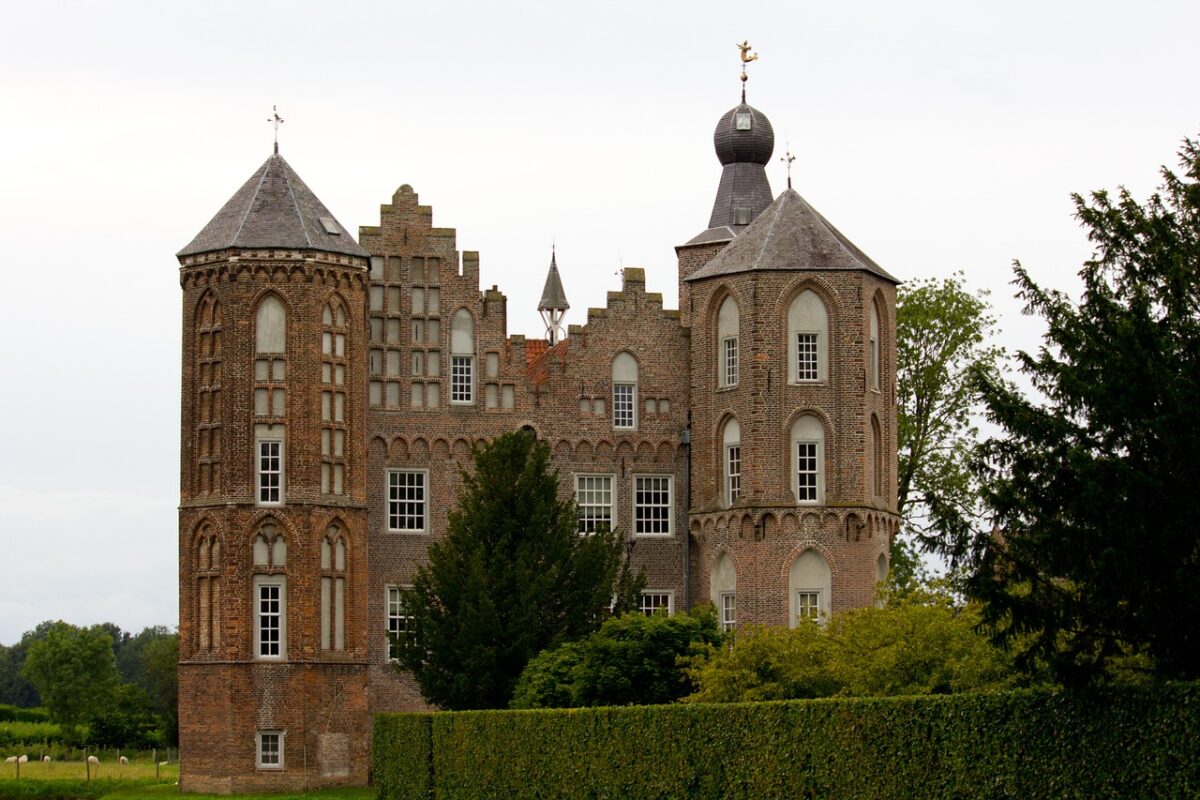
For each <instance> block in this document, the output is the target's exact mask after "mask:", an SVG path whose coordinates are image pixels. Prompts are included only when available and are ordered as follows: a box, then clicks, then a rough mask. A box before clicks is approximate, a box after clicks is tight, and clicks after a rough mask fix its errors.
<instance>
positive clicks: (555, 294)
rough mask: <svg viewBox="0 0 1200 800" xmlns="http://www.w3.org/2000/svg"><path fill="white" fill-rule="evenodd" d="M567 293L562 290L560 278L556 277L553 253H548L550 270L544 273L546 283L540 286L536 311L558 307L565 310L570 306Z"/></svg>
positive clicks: (555, 263)
mask: <svg viewBox="0 0 1200 800" xmlns="http://www.w3.org/2000/svg"><path fill="white" fill-rule="evenodd" d="M570 307H571V305H570V303H568V302H567V293H566V292H564V291H563V285H562V279H561V278H559V277H558V262H557V261H556V260H555V255H554V254H553V253H551V254H550V271H549V272H547V273H546V285H545V286H543V287H542V299H541V301H540V302H539V303H538V311H548V310H550V309H552V308H553V309H558V310H561V311H566V310H567V309H568V308H570Z"/></svg>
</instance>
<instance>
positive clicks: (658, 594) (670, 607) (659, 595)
mask: <svg viewBox="0 0 1200 800" xmlns="http://www.w3.org/2000/svg"><path fill="white" fill-rule="evenodd" d="M641 608H642V613H643V614H645V615H646V616H647V617H652V616H654V615H655V614H666V615H668V616H670V615H671V614H672V613H674V611H675V593H674V592H664V591H662V590H661V589H647V590H646V591H644V592H642V605H641Z"/></svg>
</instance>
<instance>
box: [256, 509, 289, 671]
mask: <svg viewBox="0 0 1200 800" xmlns="http://www.w3.org/2000/svg"><path fill="white" fill-rule="evenodd" d="M251 555H252V560H253V565H254V579H253V582H252V584H253V585H252V590H253V598H252V602H253V605H252V613H253V614H254V622H253V630H254V657H255V658H261V659H269V660H270V659H276V660H277V659H284V658H286V657H287V539H285V538H284V536H283V534H282V533H281V532H280V531H279V529H278V528H276V527H275V525H274V523H272V522H269V521H268V522H266V523H264V524H263V525H262V527H261V528H259V531H258V533H257V534H255V536H254V543H253V549H252V553H251Z"/></svg>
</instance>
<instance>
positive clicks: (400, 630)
mask: <svg viewBox="0 0 1200 800" xmlns="http://www.w3.org/2000/svg"><path fill="white" fill-rule="evenodd" d="M387 633H388V645H387V647H388V649H387V653H388V658H390V659H392V660H393V661H394V660H396V659H398V658H400V650H401V649H402V648H403V647H404V645H405V644H406V643H410V642H412V641H413V635H414V633H415V631H414V629H413V618H412V617H411V616H410V615H409V614H408V613H407V611H406V610H405V608H404V598H403V596H402V595H401V594H400V587H399V586H389V587H387Z"/></svg>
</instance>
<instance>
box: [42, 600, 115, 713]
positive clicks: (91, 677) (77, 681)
mask: <svg viewBox="0 0 1200 800" xmlns="http://www.w3.org/2000/svg"><path fill="white" fill-rule="evenodd" d="M22 674H23V675H24V676H25V678H26V679H27V680H28V681H29V682H30V683H31V684H33V685H34V687H35V688H36V689H37V691H38V694H39V695H41V697H42V700H43V701H44V702H45V705H46V708H47V709H49V711H50V715H51V717H52V718H53V719H54V721H55V722H58V723H59V724H61V725H65V726H67V727H73V726H75V725H78V724H79V723H80V722H82V721H84V719H86V718H87V717H88V716H89V715H90V714H91V713H92V712H93V711H95V710H98V709H99V708H100V707H101V706H102V704H103V703H104V701H105V700H107V699H108V697H109V695H110V693H111V692H112V689H113V687H114V686H115V685H116V683H117V668H116V664H115V663H114V660H113V651H112V637H111V636H109V634H108V633H107V632H106V631H105V630H104V629H102V628H100V627H99V626H94V627H91V628H76V627H75V626H73V625H68V624H67V623H65V622H56V623H54V624H53V625H52V626H51V628H50V629H49V630H48V631H47V632H46V636H45V638H43V639H40V640H38V641H35V642H34V643H33V644H31V645H30V646H29V651H28V653H27V655H26V657H25V666H24V667H23V668H22Z"/></svg>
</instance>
